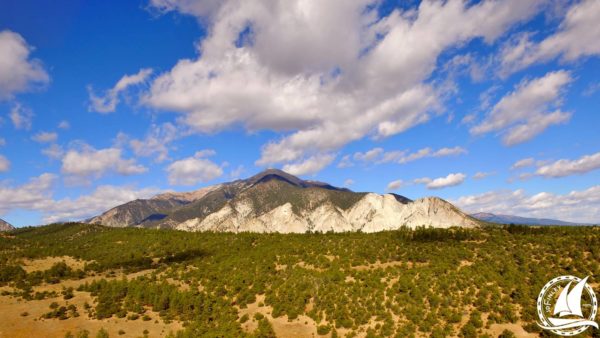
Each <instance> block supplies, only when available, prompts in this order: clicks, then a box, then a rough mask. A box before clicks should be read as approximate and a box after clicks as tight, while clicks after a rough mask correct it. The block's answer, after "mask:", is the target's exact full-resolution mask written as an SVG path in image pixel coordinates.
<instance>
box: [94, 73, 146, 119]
mask: <svg viewBox="0 0 600 338" xmlns="http://www.w3.org/2000/svg"><path fill="white" fill-rule="evenodd" d="M150 74H152V69H150V68H143V69H140V71H139V72H138V73H136V74H133V75H124V76H123V77H122V78H121V79H120V80H119V81H118V82H117V83H116V84H115V86H114V87H113V88H111V89H109V90H107V91H106V93H105V94H104V96H98V95H96V93H95V92H94V89H93V88H92V87H91V86H88V94H89V97H90V105H89V107H88V109H89V110H90V111H94V112H97V113H102V114H107V113H114V112H115V110H116V109H117V105H118V104H119V96H120V94H121V93H123V92H124V91H125V90H127V88H129V87H131V86H135V85H139V84H141V83H144V82H145V81H146V80H147V79H148V77H149V76H150Z"/></svg>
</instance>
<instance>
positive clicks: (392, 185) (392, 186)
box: [385, 180, 404, 191]
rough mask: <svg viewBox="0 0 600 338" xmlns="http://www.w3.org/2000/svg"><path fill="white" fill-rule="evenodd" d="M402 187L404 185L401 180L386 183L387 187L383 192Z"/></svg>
mask: <svg viewBox="0 0 600 338" xmlns="http://www.w3.org/2000/svg"><path fill="white" fill-rule="evenodd" d="M403 185H404V181H402V180H395V181H391V182H390V183H388V185H387V187H385V190H386V191H394V190H398V189H400V187H402V186H403Z"/></svg>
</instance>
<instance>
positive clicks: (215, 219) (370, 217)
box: [88, 169, 479, 233]
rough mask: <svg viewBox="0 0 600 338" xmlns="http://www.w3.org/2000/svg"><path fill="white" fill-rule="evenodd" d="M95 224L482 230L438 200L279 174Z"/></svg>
mask: <svg viewBox="0 0 600 338" xmlns="http://www.w3.org/2000/svg"><path fill="white" fill-rule="evenodd" d="M88 222H89V223H93V224H103V225H108V226H116V227H125V226H135V227H150V228H167V229H178V230H185V231H227V232H241V231H249V232H296V233H300V232H302V233H303V232H307V231H335V232H340V231H365V232H375V231H382V230H393V229H397V228H399V227H401V226H409V227H416V226H421V225H423V226H433V227H443V228H447V227H451V226H462V227H477V226H479V221H477V220H476V219H474V218H472V217H470V216H469V215H467V214H465V213H463V212H462V211H460V210H459V209H458V208H457V207H455V206H454V205H452V204H451V203H449V202H447V201H445V200H443V199H440V198H437V197H426V198H421V199H417V200H414V201H413V200H411V199H409V198H406V197H404V196H401V195H397V194H384V195H379V194H375V193H366V192H353V191H351V190H349V189H347V188H339V187H335V186H333V185H330V184H328V183H325V182H319V181H312V180H302V179H300V178H298V177H296V176H294V175H291V174H289V173H286V172H284V171H282V170H278V169H267V170H265V171H262V172H260V173H258V174H256V175H254V176H252V177H250V178H247V179H241V180H236V181H232V182H227V183H222V184H217V185H214V186H208V187H205V188H202V189H199V190H196V191H192V192H185V193H164V194H160V195H157V196H154V197H152V198H150V199H147V200H135V201H131V202H128V203H125V204H123V205H120V206H117V207H115V208H112V209H110V210H108V211H107V212H105V213H103V214H101V215H99V216H96V217H93V218H91V219H89V220H88Z"/></svg>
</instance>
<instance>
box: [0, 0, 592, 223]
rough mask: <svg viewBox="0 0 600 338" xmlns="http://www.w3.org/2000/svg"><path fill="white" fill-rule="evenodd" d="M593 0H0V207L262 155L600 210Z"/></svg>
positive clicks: (489, 202) (388, 185) (19, 208)
mask: <svg viewBox="0 0 600 338" xmlns="http://www.w3.org/2000/svg"><path fill="white" fill-rule="evenodd" d="M598 17H600V1H596V0H587V1H562V0H561V1H543V0H528V1H522V0H497V1H460V0H448V1H422V2H421V1H396V0H381V1H375V0H330V1H320V0H254V1H242V0H223V1H220V0H204V1H194V0H143V1H100V0H93V1H85V2H84V1H71V0H68V1H67V0H55V1H50V0H42V1H33V0H22V1H12V2H10V1H2V2H0V218H2V219H4V220H6V221H8V222H9V223H11V224H13V225H15V226H25V225H37V224H45V223H49V222H58V221H67V220H81V219H85V218H87V217H90V216H93V215H96V214H99V213H101V212H103V211H105V210H107V209H109V208H111V207H114V206H116V205H119V204H122V203H125V202H128V201H130V200H133V199H136V198H149V197H151V196H153V195H155V194H157V193H160V192H163V191H191V190H195V189H198V188H201V187H204V186H207V185H212V184H217V183H220V182H227V181H231V180H235V179H239V178H245V177H248V176H251V175H253V174H255V173H257V172H259V171H261V170H264V169H266V168H280V169H283V170H285V171H287V172H289V173H292V174H294V175H298V176H300V177H302V178H305V179H312V180H320V181H325V182H328V183H330V184H333V185H337V186H345V187H348V188H349V189H352V190H354V191H371V192H377V193H392V192H393V193H397V194H401V195H404V196H406V197H409V198H412V199H416V198H421V197H425V196H439V197H442V198H444V199H447V200H449V201H451V202H452V203H455V204H456V205H457V206H459V207H460V208H462V209H463V210H465V211H467V212H492V213H497V214H511V215H519V216H526V217H544V218H556V219H561V220H567V221H574V222H584V223H600V170H599V169H600V137H599V135H600V134H599V132H598V126H599V125H600V114H599V113H600V112H599V107H600V58H599V56H600V44H599V43H598V41H600V25H599V24H598V22H597V18H598Z"/></svg>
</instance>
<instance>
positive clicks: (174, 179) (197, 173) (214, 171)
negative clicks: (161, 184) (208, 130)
mask: <svg viewBox="0 0 600 338" xmlns="http://www.w3.org/2000/svg"><path fill="white" fill-rule="evenodd" d="M213 154H214V151H212V150H208V151H206V150H204V151H198V152H196V154H195V156H193V157H187V158H184V159H181V160H179V161H175V162H173V163H171V164H170V165H169V166H168V167H167V172H168V174H169V184H171V185H196V184H198V183H204V182H208V181H211V180H214V179H215V178H218V177H220V176H221V175H223V169H222V168H221V167H220V166H218V165H217V164H216V163H214V162H212V161H211V160H208V159H206V158H203V157H205V156H210V155H213Z"/></svg>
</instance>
